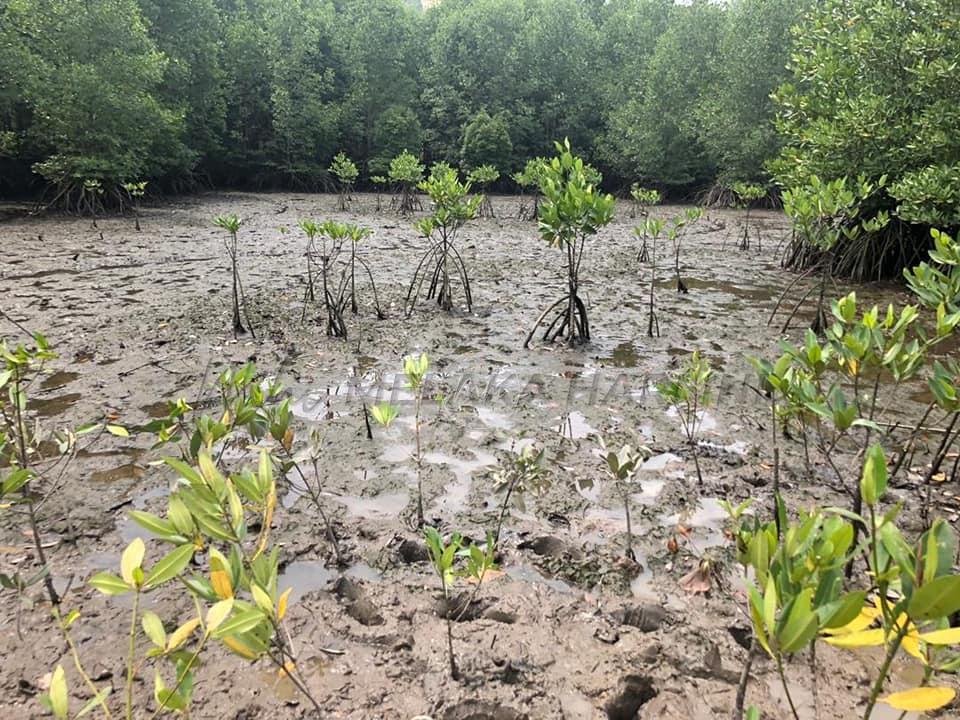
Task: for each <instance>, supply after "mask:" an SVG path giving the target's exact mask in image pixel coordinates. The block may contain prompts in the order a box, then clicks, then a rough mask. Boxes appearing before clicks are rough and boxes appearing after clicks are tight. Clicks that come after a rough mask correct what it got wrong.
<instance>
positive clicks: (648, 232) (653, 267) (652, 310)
mask: <svg viewBox="0 0 960 720" xmlns="http://www.w3.org/2000/svg"><path fill="white" fill-rule="evenodd" d="M666 226H667V223H666V221H665V220H662V219H661V218H652V217H648V218H644V220H643V226H642V228H639V227H637V228H634V229H633V233H634V235H637V236H640V235H641V231H642V234H643V246H644V247H646V246H647V238H650V242H651V244H652V247H651V251H650V255H649V260H650V301H649V308H648V311H647V337H660V321H659V320H658V319H657V309H656V300H655V291H656V287H657V240H658V239H659V237H660V235H661V233H663V229H664V228H665V227H666Z"/></svg>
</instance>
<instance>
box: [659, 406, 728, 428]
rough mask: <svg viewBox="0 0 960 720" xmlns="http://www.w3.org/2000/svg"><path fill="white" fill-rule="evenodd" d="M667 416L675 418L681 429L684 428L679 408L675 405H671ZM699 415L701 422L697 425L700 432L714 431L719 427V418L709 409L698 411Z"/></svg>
mask: <svg viewBox="0 0 960 720" xmlns="http://www.w3.org/2000/svg"><path fill="white" fill-rule="evenodd" d="M667 417H669V418H675V419H676V421H677V425H678V426H679V427H680V428H681V430H682V429H683V423H681V421H680V415H679V413H678V412H677V409H676V408H675V407H672V406H671V407H669V408H667ZM697 417H699V418H700V424H699V425H697V432H698V433H701V432H713V431H714V430H716V429H717V426H718V423H717V418H716V417H715V416H714V415H713V413H711V412H710V411H709V410H701V411H700V412H698V413H697Z"/></svg>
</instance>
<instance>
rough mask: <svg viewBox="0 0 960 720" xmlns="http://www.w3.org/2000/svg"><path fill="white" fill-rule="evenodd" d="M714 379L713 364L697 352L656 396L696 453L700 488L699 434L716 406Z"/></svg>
mask: <svg viewBox="0 0 960 720" xmlns="http://www.w3.org/2000/svg"><path fill="white" fill-rule="evenodd" d="M712 379H713V368H711V367H710V363H709V362H707V361H706V360H705V359H704V358H703V357H701V356H700V353H699V352H698V351H694V352H693V353H692V354H691V355H690V356H689V357H688V358H687V361H686V362H685V363H684V366H683V367H682V368H680V369H679V370H678V371H676V372H674V373H672V374H671V376H670V378H669V380H667V381H666V382H662V383H657V392H658V393H660V396H661V397H662V398H663V399H664V401H665V402H666V403H667V404H668V405H669V406H670V407H672V408H673V409H674V410H675V411H676V413H677V416H678V417H679V418H680V425H681V427H682V428H683V433H684V435H686V436H687V442H688V443H689V444H690V449H691V452H692V453H693V462H694V465H695V466H696V468H697V481H698V483H699V484H700V485H701V486H702V485H703V474H702V473H701V472H700V454H699V452H698V440H697V433H698V431H699V430H700V426H701V424H702V423H703V414H704V411H705V410H706V409H707V408H708V407H710V405H712V404H713V392H712V390H711V387H710V383H711V381H712Z"/></svg>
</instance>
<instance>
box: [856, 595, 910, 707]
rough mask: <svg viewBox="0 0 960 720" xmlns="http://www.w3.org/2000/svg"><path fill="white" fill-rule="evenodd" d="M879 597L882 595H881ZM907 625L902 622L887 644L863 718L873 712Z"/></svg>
mask: <svg viewBox="0 0 960 720" xmlns="http://www.w3.org/2000/svg"><path fill="white" fill-rule="evenodd" d="M881 597H883V596H882V595H881ZM909 625H910V623H908V622H905V623H903V627H902V628H900V629H899V630H898V631H897V636H896V637H895V638H894V640H893V642H892V643H891V644H890V645H888V646H887V655H886V657H885V658H884V659H883V665H881V666H880V672H879V674H878V675H877V679H876V681H875V682H874V683H873V688H872V689H871V690H870V699H869V700H868V701H867V708H866V710H865V711H864V713H863V720H870V716H871V715H872V714H873V708H874V707H875V706H876V704H877V699H878V698H879V697H880V693H881V692H883V684H884V682H885V681H886V679H887V673H888V672H890V666H891V665H892V664H893V659H894V658H895V657H896V655H897V651H898V650H899V649H900V643H902V642H903V638H904V637H906V634H907V628H908V627H909Z"/></svg>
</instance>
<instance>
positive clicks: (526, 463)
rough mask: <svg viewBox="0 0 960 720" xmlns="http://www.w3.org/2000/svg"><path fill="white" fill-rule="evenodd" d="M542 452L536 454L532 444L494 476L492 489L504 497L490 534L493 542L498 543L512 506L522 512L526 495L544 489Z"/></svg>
mask: <svg viewBox="0 0 960 720" xmlns="http://www.w3.org/2000/svg"><path fill="white" fill-rule="evenodd" d="M544 457H545V451H543V450H540V451H537V450H536V449H535V448H534V447H533V446H532V445H525V446H524V447H523V448H522V449H521V450H520V452H519V453H516V454H515V455H514V456H513V458H512V459H511V462H510V464H509V465H508V466H507V467H506V469H504V470H498V471H497V472H495V473H494V474H493V484H494V490H495V491H496V492H497V493H499V494H501V495H503V501H502V502H501V504H500V512H499V514H498V515H497V527H496V529H495V530H494V532H493V541H494V543H497V544H499V543H500V532H501V530H503V521H504V519H505V518H506V517H507V513H508V512H509V511H510V507H511V504H512V506H513V507H517V508H519V509H520V510H523V509H524V507H525V500H524V498H525V497H526V495H527V494H528V493H533V494H535V495H542V494H543V493H544V492H545V491H546V489H547V487H548V480H547V473H546V470H544V467H543V464H544Z"/></svg>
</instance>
